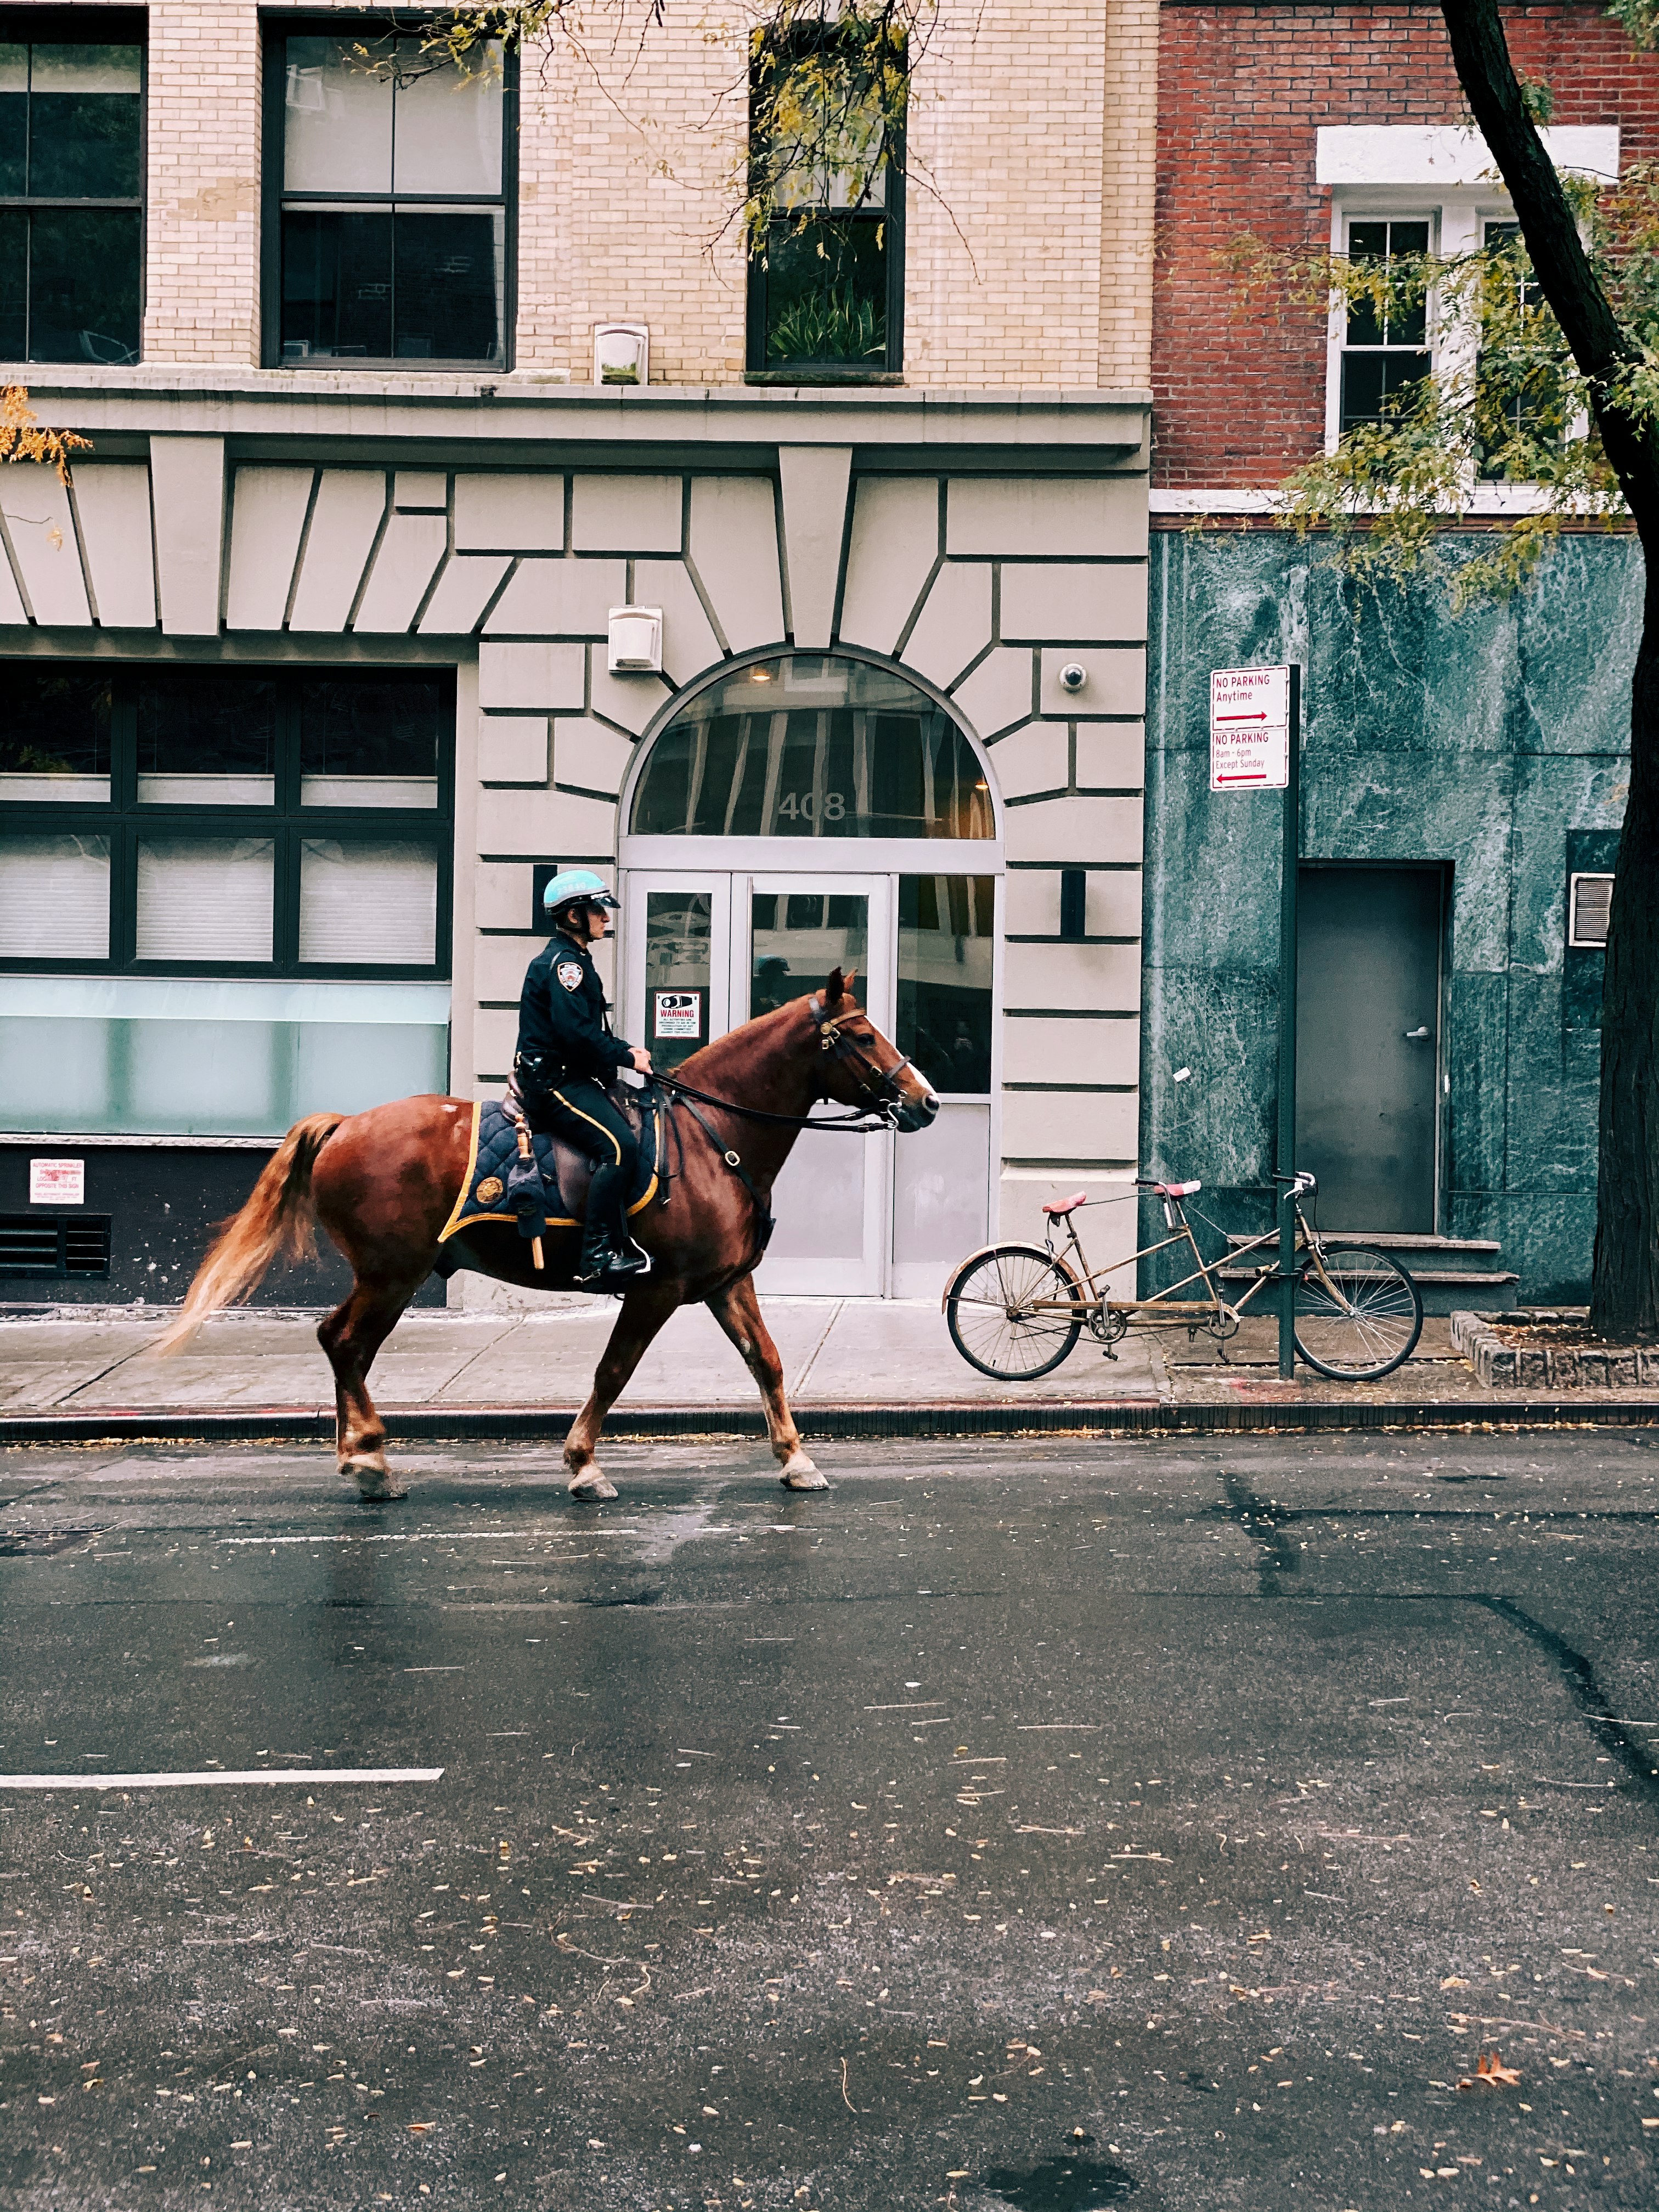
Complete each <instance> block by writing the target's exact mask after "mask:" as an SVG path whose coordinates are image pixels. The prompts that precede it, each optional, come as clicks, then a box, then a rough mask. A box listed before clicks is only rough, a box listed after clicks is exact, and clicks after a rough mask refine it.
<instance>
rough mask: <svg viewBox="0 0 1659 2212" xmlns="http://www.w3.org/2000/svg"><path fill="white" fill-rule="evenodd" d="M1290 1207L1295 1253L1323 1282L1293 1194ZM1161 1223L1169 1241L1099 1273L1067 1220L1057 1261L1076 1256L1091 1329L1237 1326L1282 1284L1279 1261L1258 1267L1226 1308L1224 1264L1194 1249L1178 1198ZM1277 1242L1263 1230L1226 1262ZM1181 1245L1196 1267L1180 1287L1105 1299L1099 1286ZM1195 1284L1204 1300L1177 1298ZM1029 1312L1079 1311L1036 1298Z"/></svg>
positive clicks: (1314, 1243)
mask: <svg viewBox="0 0 1659 2212" xmlns="http://www.w3.org/2000/svg"><path fill="white" fill-rule="evenodd" d="M1290 1203H1291V1206H1293V1207H1294V1209H1295V1212H1296V1243H1297V1250H1298V1251H1302V1250H1306V1251H1309V1252H1310V1253H1311V1254H1312V1255H1313V1256H1314V1262H1315V1265H1316V1267H1318V1268H1319V1271H1320V1273H1321V1275H1322V1276H1323V1274H1324V1272H1325V1271H1324V1264H1323V1261H1322V1259H1321V1257H1320V1253H1319V1244H1318V1239H1317V1238H1316V1237H1315V1236H1314V1235H1313V1233H1312V1232H1311V1231H1310V1229H1309V1226H1308V1221H1307V1217H1306V1215H1305V1214H1304V1212H1303V1211H1302V1206H1301V1201H1300V1200H1299V1198H1297V1196H1296V1195H1295V1194H1291V1199H1290ZM1065 1221H1066V1241H1065V1243H1063V1244H1062V1245H1061V1246H1060V1250H1059V1252H1058V1254H1057V1255H1056V1256H1057V1257H1059V1258H1060V1259H1069V1258H1070V1257H1071V1255H1075V1256H1076V1261H1077V1271H1078V1273H1079V1274H1080V1275H1081V1277H1082V1279H1083V1280H1084V1282H1085V1284H1086V1285H1088V1291H1089V1295H1088V1297H1086V1298H1085V1300H1084V1301H1083V1302H1082V1305H1081V1311H1082V1313H1083V1314H1084V1316H1085V1318H1086V1319H1087V1320H1088V1321H1089V1322H1091V1325H1093V1324H1094V1323H1095V1322H1098V1321H1103V1320H1104V1319H1105V1317H1106V1316H1108V1315H1109V1314H1121V1315H1122V1316H1124V1322H1125V1326H1126V1327H1127V1322H1128V1318H1129V1316H1131V1315H1136V1316H1139V1318H1140V1321H1141V1323H1142V1325H1143V1327H1146V1328H1202V1327H1204V1325H1205V1324H1206V1322H1217V1321H1233V1322H1237V1320H1239V1319H1240V1317H1241V1316H1243V1312H1244V1310H1245V1309H1246V1307H1247V1306H1249V1304H1250V1302H1251V1301H1252V1299H1254V1298H1255V1297H1256V1296H1257V1294H1258V1292H1260V1291H1263V1290H1266V1289H1267V1288H1268V1287H1269V1285H1273V1284H1275V1283H1280V1282H1282V1281H1283V1280H1284V1277H1283V1276H1282V1275H1281V1274H1280V1273H1279V1263H1278V1261H1277V1260H1275V1261H1273V1262H1272V1263H1271V1264H1270V1265H1269V1266H1267V1267H1257V1269H1256V1271H1255V1281H1254V1282H1253V1283H1252V1284H1250V1285H1249V1287H1248V1288H1247V1289H1246V1290H1245V1291H1243V1293H1242V1295H1241V1296H1240V1297H1237V1299H1235V1300H1233V1301H1232V1302H1231V1304H1230V1303H1229V1302H1228V1301H1227V1300H1226V1299H1225V1298H1224V1297H1222V1296H1221V1294H1220V1291H1219V1288H1218V1285H1217V1283H1216V1280H1215V1273H1216V1271H1217V1270H1218V1269H1219V1267H1221V1265H1222V1262H1221V1261H1215V1262H1213V1263H1210V1262H1207V1261H1206V1260H1205V1257H1204V1255H1203V1254H1202V1253H1201V1252H1200V1250H1199V1249H1198V1239H1197V1238H1196V1237H1194V1234H1193V1231H1192V1225H1191V1224H1190V1222H1188V1218H1187V1213H1186V1209H1185V1207H1184V1206H1182V1202H1181V1200H1180V1199H1179V1198H1168V1197H1166V1198H1165V1199H1164V1221H1165V1222H1166V1224H1167V1225H1168V1226H1169V1229H1170V1235H1169V1236H1168V1237H1160V1238H1159V1239H1158V1242H1157V1243H1155V1244H1146V1245H1143V1246H1142V1248H1141V1249H1140V1250H1139V1251H1138V1252H1129V1253H1126V1254H1125V1255H1124V1256H1123V1258H1122V1259H1121V1260H1115V1261H1110V1262H1109V1264H1108V1265H1107V1266H1106V1267H1103V1268H1101V1269H1099V1270H1098V1271H1097V1270H1096V1269H1095V1268H1093V1267H1091V1266H1090V1264H1089V1258H1088V1255H1087V1254H1086V1253H1085V1251H1084V1249H1083V1243H1082V1239H1081V1238H1080V1237H1079V1235H1078V1233H1077V1217H1076V1215H1075V1214H1072V1213H1068V1214H1066V1217H1065ZM1054 1227H1055V1224H1054V1220H1053V1219H1052V1218H1050V1220H1049V1222H1048V1229H1047V1232H1046V1235H1047V1242H1048V1249H1049V1251H1050V1252H1054ZM1278 1242H1279V1231H1278V1230H1277V1229H1269V1230H1266V1231H1263V1233H1262V1234H1261V1236H1260V1237H1251V1238H1250V1239H1249V1241H1248V1243H1243V1244H1240V1245H1237V1246H1236V1247H1235V1248H1234V1249H1231V1251H1229V1252H1228V1254H1227V1255H1226V1260H1227V1262H1228V1264H1230V1265H1233V1266H1237V1263H1238V1262H1239V1261H1241V1260H1243V1259H1246V1258H1248V1256H1249V1254H1250V1253H1252V1252H1259V1251H1260V1250H1261V1248H1262V1246H1263V1245H1265V1244H1273V1245H1276V1244H1277V1243H1278ZM1182 1243H1184V1244H1185V1245H1186V1246H1187V1248H1188V1250H1189V1251H1190V1252H1191V1254H1192V1255H1193V1258H1194V1261H1195V1262H1196V1267H1195V1268H1194V1273H1192V1274H1190V1275H1183V1276H1182V1278H1181V1279H1180V1281H1179V1282H1176V1283H1171V1284H1170V1285H1169V1288H1168V1289H1167V1290H1163V1291H1158V1293H1157V1294H1156V1295H1155V1296H1154V1297H1150V1298H1109V1297H1106V1296H1105V1294H1104V1292H1103V1290H1102V1289H1101V1287H1100V1285H1101V1283H1102V1282H1103V1280H1104V1279H1106V1278H1108V1277H1109V1276H1111V1275H1113V1274H1115V1273H1117V1271H1118V1269H1119V1268H1121V1267H1133V1266H1134V1265H1135V1264H1136V1263H1137V1262H1138V1261H1141V1260H1150V1259H1151V1258H1152V1255H1154V1254H1155V1253H1158V1252H1167V1251H1169V1250H1170V1249H1171V1248H1172V1247H1174V1246H1176V1245H1177V1244H1182ZM1198 1282H1201V1283H1202V1284H1203V1285H1204V1287H1205V1289H1206V1291H1208V1292H1209V1296H1208V1297H1205V1298H1182V1297H1177V1296H1176V1292H1177V1291H1184V1290H1186V1289H1188V1287H1189V1286H1190V1285H1192V1284H1194V1283H1198ZM1030 1310H1031V1311H1032V1312H1034V1313H1076V1312H1078V1311H1079V1304H1078V1302H1077V1301H1076V1300H1074V1299H1069V1298H1034V1299H1032V1301H1031V1304H1030Z"/></svg>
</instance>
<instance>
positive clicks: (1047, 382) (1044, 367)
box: [80, 0, 1158, 389]
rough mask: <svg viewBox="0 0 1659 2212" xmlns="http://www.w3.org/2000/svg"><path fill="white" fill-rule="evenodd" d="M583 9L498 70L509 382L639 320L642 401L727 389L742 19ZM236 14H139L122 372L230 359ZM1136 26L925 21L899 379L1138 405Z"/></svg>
mask: <svg viewBox="0 0 1659 2212" xmlns="http://www.w3.org/2000/svg"><path fill="white" fill-rule="evenodd" d="M80 4H81V5H82V7H83V8H84V9H86V11H87V12H88V14H93V13H95V12H96V11H97V10H98V9H100V7H101V6H103V5H104V4H106V0H80ZM326 12H329V0H324V4H323V6H322V7H321V8H320V9H319V6H318V4H317V0H278V4H276V5H269V6H267V7H266V8H265V9H264V10H263V14H264V19H265V20H266V21H277V20H280V19H281V17H282V16H283V15H285V14H304V15H307V16H314V15H318V14H319V13H326ZM604 14H605V11H604V9H595V10H594V11H593V15H592V26H591V31H590V36H589V38H588V40H586V42H585V43H584V44H582V45H581V46H576V45H574V44H561V45H558V46H554V47H552V48H550V49H548V50H547V51H545V52H541V53H527V54H526V56H525V57H524V60H523V65H522V70H521V83H520V193H519V231H518V253H517V279H518V319H517V336H516V347H515V364H516V366H517V368H519V369H520V371H522V372H525V373H526V374H537V373H540V374H544V375H548V374H551V375H563V376H566V377H568V378H569V379H570V380H571V381H573V382H576V383H581V382H586V380H587V379H588V376H589V374H590V373H591V362H592V330H593V326H594V325H595V324H596V323H599V322H604V321H608V320H613V319H614V320H626V321H641V322H647V323H648V324H649V325H650V326H651V333H652V363H651V373H652V379H653V382H663V383H668V384H695V385H702V384H716V385H718V384H732V383H738V382H740V381H741V380H742V378H743V373H744V255H743V251H742V241H741V239H740V236H739V235H738V227H737V225H736V223H735V222H734V221H733V220H732V212H733V207H734V203H735V186H734V184H733V178H734V173H735V171H736V167H737V164H738V157H739V155H740V150H741V133H742V128H743V120H744V106H745V94H744V62H743V56H744V34H745V31H746V29H747V27H748V26H749V24H750V22H751V21H752V20H753V15H754V10H753V9H751V8H750V7H749V6H746V5H732V4H726V5H721V4H719V0H714V4H711V5H709V6H708V8H706V9H702V10H701V11H690V12H687V13H682V12H680V11H678V10H675V11H671V15H670V19H669V21H668V23H667V24H666V25H665V27H662V28H660V29H659V30H655V31H653V32H652V33H649V35H648V37H647V40H646V41H645V43H644V44H643V45H639V44H637V43H635V42H626V43H624V44H623V46H620V47H618V48H617V49H615V50H614V51H613V48H612V43H611V40H610V38H609V37H608V36H607V35H605V33H603V30H602V19H603V17H604ZM260 15H261V11H260V10H258V9H256V8H255V7H254V6H253V5H252V0H154V3H153V4H152V5H151V7H150V9H149V64H148V67H149V88H148V99H147V128H148V143H149V178H148V202H149V206H148V226H147V236H148V251H147V257H146V270H145V313H144V332H143V350H144V358H145V360H146V361H147V362H155V363H161V362H179V363H181V364H182V363H187V362H199V363H211V362H219V363H222V364H225V365H227V366H228V365H230V364H233V363H234V364H238V365H243V366H247V365H252V363H254V362H257V360H258V345H259V319H260V298H259V257H260V237H259V222H260V208H259V200H260V142H261V127H262V121H263V120H264V118H262V115H261V106H262V100H261V83H260V35H259V22H260ZM1157 29H1158V11H1157V6H1156V0H1054V4H1052V5H1050V6H1048V8H1046V9H1043V10H1042V13H1041V14H1040V15H1034V14H1033V12H1032V10H1031V9H1030V8H1029V7H1026V6H1024V5H1022V4H1021V0H984V4H980V0H941V6H940V11H939V20H938V24H937V27H936V28H935V29H934V31H933V33H932V34H931V38H930V42H929V46H928V50H927V54H926V56H925V58H923V60H922V63H921V67H920V68H919V70H918V73H917V80H916V85H915V100H914V104H913V108H912V115H911V123H910V130H909V160H910V167H911V178H910V182H909V186H908V209H907V216H906V248H905V251H906V288H905V289H906V300H905V380H906V382H907V383H910V384H919V385H928V386H969V387H974V386H1048V387H1054V386H1070V387H1074V388H1085V389H1086V388H1107V389H1111V388H1120V389H1121V388H1130V387H1137V388H1138V387H1139V386H1144V385H1145V384H1146V381H1147V379H1148V375H1149V374H1150V301H1151V270H1152V136H1153V131H1154V127H1155V112H1156V96H1157Z"/></svg>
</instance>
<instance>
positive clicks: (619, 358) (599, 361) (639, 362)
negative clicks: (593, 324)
mask: <svg viewBox="0 0 1659 2212" xmlns="http://www.w3.org/2000/svg"><path fill="white" fill-rule="evenodd" d="M593 381H594V383H595V384H649V383H650V381H651V331H650V326H649V325H647V324H645V323H600V324H599V325H598V327H597V328H596V329H595V331H594V332H593Z"/></svg>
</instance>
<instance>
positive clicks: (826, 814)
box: [778, 791, 847, 822]
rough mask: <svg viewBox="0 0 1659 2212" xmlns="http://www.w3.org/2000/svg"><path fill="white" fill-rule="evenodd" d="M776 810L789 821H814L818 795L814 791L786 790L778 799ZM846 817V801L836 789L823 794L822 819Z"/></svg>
mask: <svg viewBox="0 0 1659 2212" xmlns="http://www.w3.org/2000/svg"><path fill="white" fill-rule="evenodd" d="M778 812H779V813H780V814H781V815H783V816H784V817H786V818H787V820H789V821H791V822H816V821H817V818H818V795H817V792H816V791H799V792H796V791H787V792H785V793H784V794H783V796H782V798H781V799H779V801H778ZM846 817H847V801H846V800H845V799H843V798H842V794H841V793H840V792H838V791H826V792H825V793H824V794H823V819H824V820H825V821H826V822H842V821H844V820H845V819H846Z"/></svg>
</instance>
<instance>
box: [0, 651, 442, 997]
mask: <svg viewBox="0 0 1659 2212" xmlns="http://www.w3.org/2000/svg"><path fill="white" fill-rule="evenodd" d="M453 722H454V708H453V691H452V688H451V684H450V680H449V679H448V678H443V677H439V676H435V675H428V674H425V673H423V672H420V671H396V672H393V671H355V670H341V671H337V672H333V673H331V674H329V675H327V676H325V677H324V676H318V675H314V674H313V675H306V676H295V675H290V674H288V673H278V672H276V671H270V670H257V669H255V670H240V669H236V670H229V669H179V668H169V669H159V670H153V669H144V668H136V669H134V668H128V669H122V670H119V671H115V672H107V671H101V670H88V669H85V668H76V667H74V666H72V665H71V666H70V667H67V668H65V667H58V666H46V665H32V664H30V663H27V662H15V661H14V662H12V663H9V665H7V666H6V668H5V669H4V671H3V678H0V969H4V968H5V967H7V966H10V967H13V968H14V969H15V968H18V967H22V966H25V965H27V966H28V967H31V968H37V969H38V968H40V967H41V966H43V965H46V966H51V967H52V968H55V969H70V970H73V969H79V968H86V967H92V968H97V969H102V970H104V971H105V972H108V973H112V974H120V973H124V972H125V973H142V972H143V971H144V970H145V969H154V968H156V967H165V968H167V969H172V970H173V971H174V972H176V973H180V974H184V973H190V972H204V971H205V972H209V973H213V972H219V973H222V972H224V971H226V970H227V969H230V970H234V971H237V972H240V973H243V974H260V973H263V974H265V975H354V974H364V973H374V972H387V971H390V972H398V971H401V972H402V973H404V974H405V975H408V974H411V973H413V974H416V975H419V974H422V973H424V974H426V975H437V974H442V973H444V972H446V971H447V966H448V937H449V931H448V890H447V878H448V867H449V849H450V837H449V833H448V828H447V822H448V814H449V799H448V775H449V771H448V766H447V763H448V757H449V744H450V733H451V732H452V731H453Z"/></svg>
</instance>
